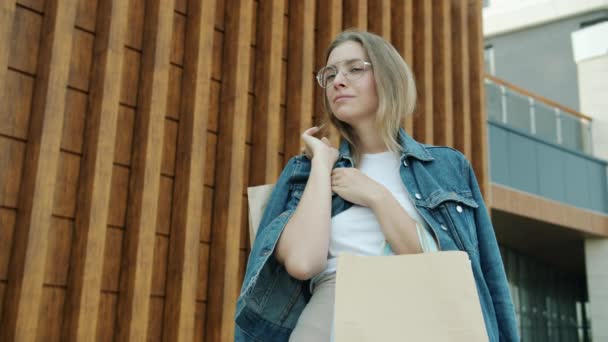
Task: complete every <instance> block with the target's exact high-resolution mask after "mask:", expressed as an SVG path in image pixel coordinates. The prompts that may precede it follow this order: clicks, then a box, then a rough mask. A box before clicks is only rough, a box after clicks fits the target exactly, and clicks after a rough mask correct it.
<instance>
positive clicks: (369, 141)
mask: <svg viewBox="0 0 608 342" xmlns="http://www.w3.org/2000/svg"><path fill="white" fill-rule="evenodd" d="M354 129H355V132H357V137H358V138H359V141H358V146H357V147H359V150H360V151H361V153H380V152H386V151H387V148H386V145H385V144H384V141H382V138H381V137H380V134H379V133H378V130H377V129H376V127H375V124H374V123H373V122H366V123H361V124H360V125H358V126H357V127H354Z"/></svg>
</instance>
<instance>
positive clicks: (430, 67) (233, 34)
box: [0, 0, 489, 341]
mask: <svg viewBox="0 0 608 342" xmlns="http://www.w3.org/2000/svg"><path fill="white" fill-rule="evenodd" d="M350 27H359V28H363V29H368V30H370V31H373V32H376V33H378V34H380V35H382V36H384V37H385V38H387V39H389V40H390V41H391V42H392V43H393V44H394V45H395V47H396V48H397V50H398V51H399V52H400V53H401V54H402V55H403V56H404V58H405V60H406V61H407V62H408V63H410V65H411V66H412V68H413V70H414V71H415V75H416V79H417V82H418V89H419V91H418V93H419V99H420V101H419V103H418V108H417V111H416V114H415V115H414V116H413V117H411V118H408V120H406V122H405V127H406V129H407V130H408V131H409V132H410V133H411V134H413V135H414V137H415V138H417V139H419V140H421V141H424V142H427V143H435V144H447V145H451V146H455V147H456V148H458V149H460V150H462V151H463V152H464V153H465V154H466V155H467V157H469V158H470V159H471V160H472V162H473V165H474V167H475V170H476V173H477V175H478V178H479V180H480V183H481V184H482V186H483V187H484V189H489V187H488V172H487V156H486V153H487V151H486V148H487V146H486V138H485V135H486V125H485V120H486V117H485V111H484V95H483V83H482V75H483V69H482V34H481V0H441V1H423V0H416V1H414V0H392V1H390V0H378V1H376V0H373V1H372V0H330V1H324V0H323V1H321V0H293V1H288V0H264V1H262V0H259V1H254V0H199V1H194V0H17V1H14V0H6V1H2V4H1V5H0V95H1V96H2V97H1V101H0V317H1V321H0V340H2V341H12V340H17V341H33V340H43V341H72V340H73V341H90V340H92V339H96V340H99V341H110V340H114V339H115V340H119V341H127V340H129V341H130V340H133V341H135V340H144V339H149V340H165V341H193V340H195V341H201V340H206V341H230V340H232V336H233V335H232V334H233V315H234V307H235V303H236V299H237V295H238V291H239V288H240V284H241V281H242V277H243V274H244V269H245V264H246V260H247V256H248V253H249V249H248V245H249V243H248V241H249V236H248V230H247V217H248V216H247V205H246V204H247V195H246V189H247V186H250V185H258V184H263V183H270V182H274V181H275V180H276V178H277V176H278V174H279V172H280V170H281V168H282V166H283V165H284V164H285V163H286V161H287V160H288V159H289V158H290V157H291V156H293V155H295V154H297V153H298V152H299V151H300V148H301V145H300V140H299V135H300V132H302V131H303V130H304V129H305V128H307V127H310V126H311V125H312V124H313V123H317V122H319V121H321V120H322V119H323V117H322V115H320V114H321V111H322V103H321V101H320V98H319V96H320V95H321V91H320V89H319V88H318V87H317V86H316V82H315V80H314V74H315V71H316V70H317V68H319V67H320V66H322V65H323V64H324V62H325V61H324V60H323V56H324V53H325V47H326V46H327V45H328V43H329V42H330V41H331V39H332V38H333V37H334V36H335V35H336V34H337V33H338V32H340V31H341V30H342V29H345V28H350ZM334 141H335V142H337V139H335V138H334Z"/></svg>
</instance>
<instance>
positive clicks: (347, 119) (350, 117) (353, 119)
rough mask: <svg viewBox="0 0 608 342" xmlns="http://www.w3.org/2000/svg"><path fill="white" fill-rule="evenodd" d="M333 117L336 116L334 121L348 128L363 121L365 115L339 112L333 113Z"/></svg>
mask: <svg viewBox="0 0 608 342" xmlns="http://www.w3.org/2000/svg"><path fill="white" fill-rule="evenodd" d="M334 115H335V116H336V119H338V120H340V121H342V122H344V123H346V124H348V125H350V126H356V123H357V122H360V121H363V120H365V115H363V114H361V113H352V112H346V111H341V112H334Z"/></svg>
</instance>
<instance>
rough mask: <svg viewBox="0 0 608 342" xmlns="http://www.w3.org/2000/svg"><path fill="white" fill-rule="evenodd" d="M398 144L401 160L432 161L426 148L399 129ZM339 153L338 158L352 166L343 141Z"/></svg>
mask: <svg viewBox="0 0 608 342" xmlns="http://www.w3.org/2000/svg"><path fill="white" fill-rule="evenodd" d="M399 144H401V148H402V150H403V152H402V153H401V160H403V159H405V158H406V157H413V158H416V159H418V160H421V161H431V160H433V159H434V158H433V157H432V156H431V155H430V153H429V152H428V151H427V150H426V148H425V147H424V146H423V145H422V144H421V143H419V142H417V141H416V140H414V139H413V138H412V137H410V136H409V135H408V134H407V133H406V132H405V130H404V129H403V128H399ZM339 153H340V158H344V159H348V160H349V161H350V162H351V164H353V165H354V163H353V162H352V158H351V156H350V146H349V145H348V142H347V141H346V140H345V139H342V140H341V141H340V148H339Z"/></svg>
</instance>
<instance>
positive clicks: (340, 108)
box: [325, 41, 378, 126]
mask: <svg viewBox="0 0 608 342" xmlns="http://www.w3.org/2000/svg"><path fill="white" fill-rule="evenodd" d="M352 59H362V60H364V61H366V62H369V59H368V57H367V54H366V53H365V51H364V50H363V47H362V46H361V44H359V43H357V42H353V41H347V42H344V43H342V44H340V45H338V46H337V47H336V48H334V49H333V50H332V51H331V53H330V54H329V58H328V59H327V65H328V66H329V65H335V66H336V67H337V68H338V70H339V72H338V74H337V75H336V76H335V77H334V78H333V80H332V81H331V82H330V83H329V84H328V86H327V88H326V89H325V95H326V96H327V101H328V102H329V105H330V108H331V111H332V112H333V113H334V115H335V116H336V117H337V118H338V120H340V121H343V122H345V123H347V124H349V125H351V126H357V124H358V123H360V122H363V121H368V120H370V119H372V120H373V119H374V118H375V116H376V111H377V109H378V95H377V93H376V81H375V80H374V74H373V70H372V68H371V67H368V68H367V71H365V72H364V73H363V75H361V77H360V78H358V79H356V80H349V79H347V78H346V77H345V76H344V74H343V71H348V70H345V68H346V64H345V63H343V62H346V61H349V60H352Z"/></svg>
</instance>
